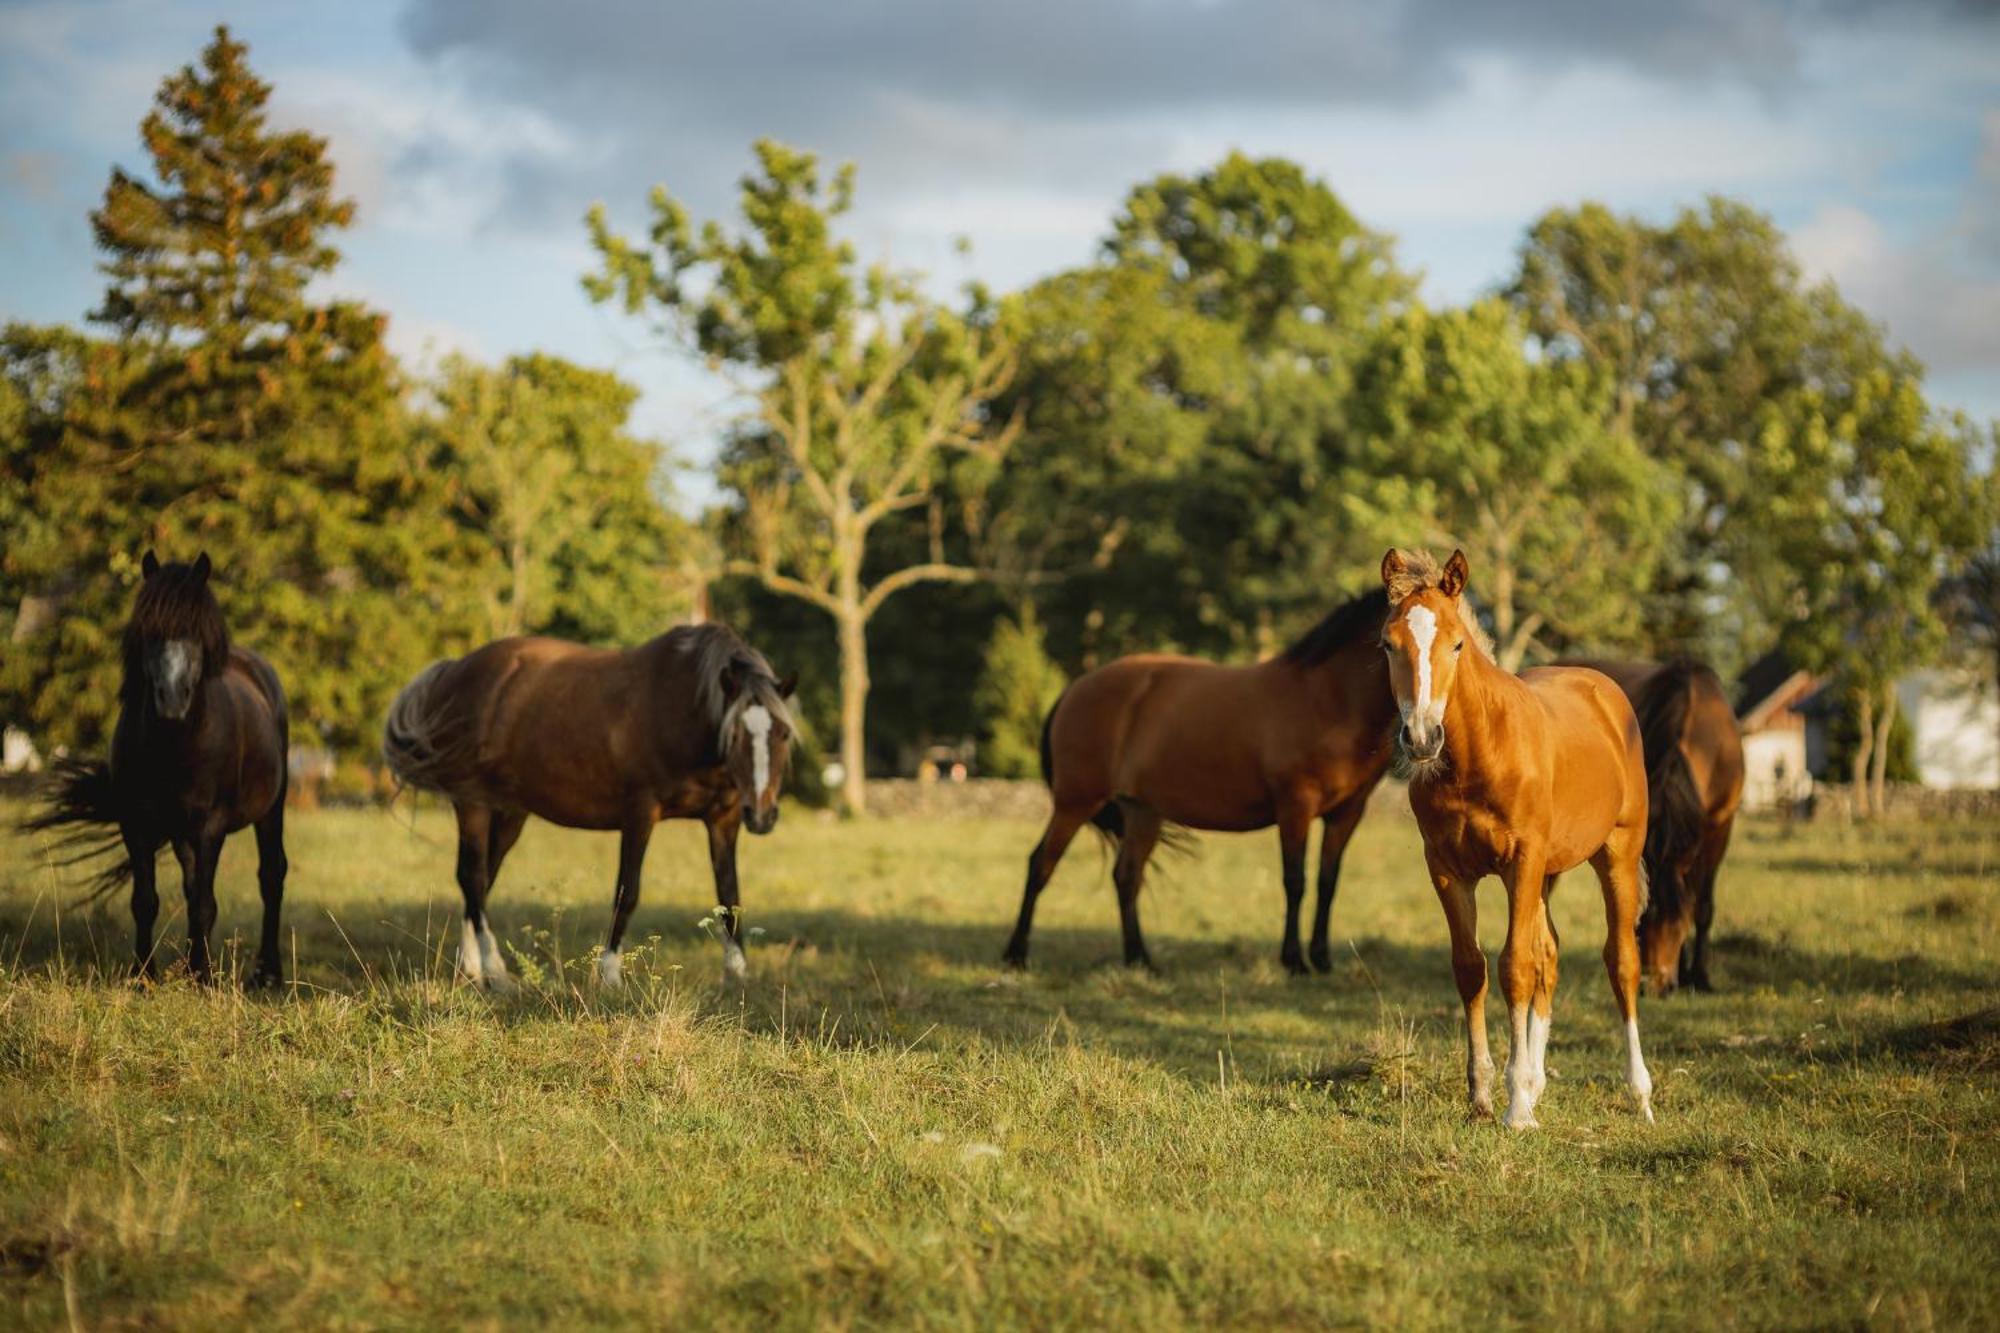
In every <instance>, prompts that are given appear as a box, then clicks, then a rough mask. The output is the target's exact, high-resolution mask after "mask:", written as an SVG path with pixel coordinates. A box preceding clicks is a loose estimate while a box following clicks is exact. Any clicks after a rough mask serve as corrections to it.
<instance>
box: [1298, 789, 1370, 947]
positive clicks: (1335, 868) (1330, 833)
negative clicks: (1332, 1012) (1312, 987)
mask: <svg viewBox="0 0 2000 1333" xmlns="http://www.w3.org/2000/svg"><path fill="white" fill-rule="evenodd" d="M1367 808H1368V793H1367V792H1366V791H1363V792H1362V793H1361V794H1360V795H1358V796H1352V797H1349V798H1348V800H1347V803H1346V804H1345V805H1337V806H1335V807H1334V808H1333V809H1332V810H1329V811H1328V812H1327V814H1326V818H1325V819H1324V820H1322V821H1321V824H1320V834H1319V900H1318V902H1317V903H1316V904H1315V906H1314V908H1313V928H1312V953H1311V957H1312V965H1313V970H1315V971H1318V972H1331V971H1333V946H1332V943H1331V941H1330V940H1329V939H1328V935H1329V933H1330V932H1331V929H1332V926H1333V898H1334V895H1335V894H1336V893H1338V892H1339V890H1340V858H1341V856H1342V854H1343V853H1345V852H1346V851H1347V842H1348V839H1350V838H1352V837H1353V836H1354V826H1355V825H1356V824H1359V823H1360V822H1361V812H1362V811H1364V810H1366V809H1367Z"/></svg>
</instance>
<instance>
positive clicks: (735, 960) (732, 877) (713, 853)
mask: <svg viewBox="0 0 2000 1333" xmlns="http://www.w3.org/2000/svg"><path fill="white" fill-rule="evenodd" d="M707 823H708V863H709V866H710V868H711V869H713V870H714V871H715V907H716V913H715V914H716V915H717V916H719V917H721V918H722V974H723V976H725V977H727V978H729V979H730V980H732V981H738V982H740V981H743V980H746V979H747V978H748V977H749V975H750V963H749V960H747V959H746V958H744V956H743V935H742V930H743V920H742V918H743V912H742V909H741V906H740V903H741V899H740V897H739V895H738V893H737V887H736V835H737V834H738V833H739V832H741V831H742V828H743V815H742V812H741V811H740V810H739V809H738V808H737V807H736V806H735V805H733V804H732V805H731V806H730V807H729V808H728V809H727V810H725V811H723V812H722V813H721V814H716V815H710V816H709V817H708V821H707Z"/></svg>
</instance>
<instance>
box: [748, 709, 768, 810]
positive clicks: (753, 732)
mask: <svg viewBox="0 0 2000 1333" xmlns="http://www.w3.org/2000/svg"><path fill="white" fill-rule="evenodd" d="M743 729H744V730H745V731H747V732H749V733H750V769H751V781H752V782H754V783H755V784H756V786H757V790H755V791H753V792H751V793H750V799H752V800H753V801H754V800H756V799H758V798H759V797H761V796H763V794H764V788H765V787H767V786H769V785H770V782H771V710H770V709H768V708H766V707H764V705H762V704H751V705H750V706H749V707H748V708H746V709H744V710H743Z"/></svg>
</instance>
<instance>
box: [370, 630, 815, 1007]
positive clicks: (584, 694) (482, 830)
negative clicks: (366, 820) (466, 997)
mask: <svg viewBox="0 0 2000 1333" xmlns="http://www.w3.org/2000/svg"><path fill="white" fill-rule="evenodd" d="M793 685H794V682H793V681H791V680H785V681H780V680H779V679H778V678H777V676H776V675H774V674H773V673H772V671H771V665H770V663H768V662H766V661H765V660H764V657H763V655H762V654H761V653H759V652H757V651H756V650H755V649H754V648H752V647H750V645H749V644H747V643H745V642H743V640H742V639H740V638H738V637H737V636H736V634H735V633H734V632H733V631H732V630H730V629H729V628H727V627H726V626H723V625H716V624H708V625H696V626H691V627H684V628H681V629H676V630H671V631H669V632H668V633H666V634H663V635H661V636H660V637H659V638H657V639H654V640H652V641H651V642H649V643H645V644H641V645H640V646H639V647H637V648H631V649H626V650H623V651H618V650H611V649H597V648H584V647H581V646H579V645H577V644H574V643H564V642H562V641H561V640H558V639H543V638H521V639H501V640H499V641H498V642H495V643H489V644H487V645H486V646H485V647H484V648H480V649H478V650H476V651H474V652H472V653H468V654H467V655H466V656H464V657H460V658H455V659H452V660H450V661H445V662H438V663H434V664H433V665H431V666H430V667H428V668H426V669H425V670H424V672H423V673H422V674H421V675H419V676H418V677H417V678H416V679H415V680H413V681H411V682H410V684H409V685H408V686H407V687H406V688H405V689H404V690H403V692H402V693H401V694H400V695H398V696H397V698H396V702H395V704H394V706H393V707H392V708H391V709H390V710H389V721H388V726H387V728H386V729H385V734H384V737H383V742H382V754H383V757H384V758H385V759H386V760H387V761H388V764H389V770H390V772H392V773H394V774H395V775H396V779H397V781H399V782H401V783H402V784H403V785H404V786H407V787H417V788H422V789H424V790H428V791H435V792H440V793H442V794H443V795H445V796H446V797H448V798H450V800H451V803H452V807H453V809H455V810H456V811H457V813H458V887H459V889H460V891H461V892H462V893H463V894H464V895H465V922H464V932H463V937H462V941H461V945H460V948H459V956H458V962H459V967H460V969H461V970H462V971H463V972H464V973H465V975H466V976H467V977H469V978H470V979H471V980H473V981H475V982H480V983H482V984H484V985H487V986H489V987H494V988H503V987H507V986H510V985H511V984H512V983H511V982H510V981H509V980H508V977H507V964H506V960H505V959H503V958H502V957H501V956H500V948H499V945H498V944H497V943H496V942H495V940H494V938H493V932H492V930H491V929H490V928H489V927H488V924H487V919H486V898H487V895H488V893H489V892H490V891H491V889H492V886H493V880H494V878H495V877H496V876H497V875H498V874H499V873H500V864H501V862H503V861H504V860H506V859H507V853H508V851H509V850H510V849H511V848H512V847H513V846H514V842H515V839H517V838H519V837H520V836H521V828H522V826H523V825H524V824H526V823H527V820H528V816H529V815H539V816H541V817H542V818H543V819H546V820H548V821H549V822H550V823H552V824H561V825H564V826H565V827H568V828H581V829H603V830H607V831H608V830H614V829H615V830H617V832H618V834H619V844H618V884H617V887H616V890H615V893H614V897H613V904H612V916H611V934H610V937H609V938H608V939H607V940H606V942H605V945H604V952H603V953H602V954H601V955H600V956H599V958H598V979H599V980H600V981H601V982H602V983H603V984H604V985H606V986H608V987H616V986H617V985H618V984H619V979H620V969H619V949H620V947H621V945H622V942H623V941H624V938H625V926H626V923H627V922H628V921H629V920H630V919H631V916H632V910H633V909H634V908H635V907H637V906H638V905H639V877H640V870H641V867H642V866H643V864H644V861H645V857H646V844H647V842H648V841H649V840H650V839H651V838H652V836H653V825H654V824H655V823H657V822H658V821H660V820H662V819H699V820H701V821H702V822H703V823H704V824H706V825H707V826H708V853H709V861H710V864H711V867H712V868H713V870H714V872H715V900H716V902H717V903H718V904H720V906H721V909H722V910H721V913H720V915H721V918H722V942H723V967H724V970H725V971H726V973H727V974H728V975H729V976H731V977H734V978H739V979H740V978H741V977H743V976H744V975H745V974H746V973H747V971H748V969H747V967H746V965H745V963H744V958H743V948H742V944H741V939H740V935H739V929H740V925H739V921H738V916H739V913H738V911H737V905H738V898H737V887H736V837H737V833H738V831H739V830H740V829H741V828H743V827H744V826H746V825H747V826H748V827H749V829H750V831H751V832H752V833H769V832H770V831H771V829H772V827H773V826H774V825H776V824H777V822H778V792H779V789H780V788H781V787H782V786H783V783H784V775H785V768H786V765H787V763H788V761H789V758H790V754H791V743H792V733H793V728H794V725H795V724H794V723H793V720H792V714H791V709H790V708H789V707H788V706H787V703H786V700H788V699H789V698H790V697H791V694H792V689H793Z"/></svg>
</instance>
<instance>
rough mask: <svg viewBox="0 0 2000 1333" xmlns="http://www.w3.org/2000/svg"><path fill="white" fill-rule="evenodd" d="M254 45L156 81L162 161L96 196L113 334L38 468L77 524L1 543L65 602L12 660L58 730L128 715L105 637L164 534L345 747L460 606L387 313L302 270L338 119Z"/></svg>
mask: <svg viewBox="0 0 2000 1333" xmlns="http://www.w3.org/2000/svg"><path fill="white" fill-rule="evenodd" d="M246 56H247V52H246V49H245V48H244V46H243V45H242V44H241V43H239V42H237V41H235V40H233V39H232V38H231V37H230V36H229V34H228V31H227V30H226V29H218V30H217V32H216V36H215V39H214V41H213V42H211V43H210V45H209V46H208V47H207V49H206V50H205V51H204V52H203V54H202V60H201V65H200V67H199V68H194V67H188V68H184V69H182V70H181V71H180V72H178V73H177V74H174V75H172V76H170V77H169V78H168V79H167V80H166V81H165V82H164V83H163V84H162V85H161V88H160V91H159V94H158V96H157V98H156V101H155V105H154V108H153V110H152V112H151V113H150V114H149V115H148V116H147V117H146V119H145V121H144V123H143V125H142V126H141V135H142V138H143V140H144V143H145V146H146V149H147V152H148V154H149V155H150V157H151V159H152V174H151V178H150V179H142V178H141V177H139V176H136V175H132V174H129V173H127V172H125V171H123V170H114V171H113V172H112V175H111V181H110V184H109V186H108V187H107V189H106V191H105V196H104V202H103V205H102V206H101V207H100V208H99V209H98V210H97V211H96V212H95V213H94V214H93V215H92V224H93V228H94V231H95V235H96V239H97V244H98V247H99V249H100V251H101V252H102V253H103V255H104V260H103V269H104V272H105V274H106V276H107V278H108V279H109V285H108V288H107V290H106V293H105V298H104V302H103V305H102V306H101V308H100V309H99V310H98V311H97V312H96V313H95V315H94V318H95V319H96V320H98V321H99V322H100V323H101V324H103V325H104V326H105V327H106V328H108V330H109V331H110V332H111V334H112V335H113V336H114V337H115V339H116V343H117V345H116V346H115V348H104V347H101V346H90V347H87V348H85V347H82V346H79V347H77V348H74V349H71V350H70V351H69V352H66V353H64V355H65V356H69V357H70V359H71V361H72V363H73V364H74V365H77V366H80V367H81V373H80V374H71V375H67V376H66V378H65V382H64V384H63V386H62V390H61V395H62V401H61V404H60V407H59V408H57V407H55V406H54V405H53V404H51V405H50V407H49V410H48V411H47V412H45V413H44V416H43V420H44V422H45V424H46V423H53V422H59V425H57V426H54V427H53V428H51V429H49V430H47V431H45V432H44V439H43V442H42V443H41V444H40V445H39V446H38V447H37V451H36V460H35V463H34V465H33V467H32V469H31V470H30V472H29V475H28V477H27V480H26V483H25V494H26V498H27V503H28V505H29V507H30V508H32V509H34V510H35V511H37V512H39V513H43V514H47V515H60V516H61V517H60V524H61V527H60V530H58V529H57V528H56V527H55V526H54V524H53V523H49V524H45V525H44V526H43V528H42V530H41V531H40V532H39V533H38V534H37V535H36V537H35V538H34V540H32V541H31V542H29V543H28V544H27V547H26V549H25V550H23V551H21V552H18V553H17V552H14V551H11V550H10V553H9V563H10V566H11V573H10V577H11V578H13V579H14V580H16V581H17V582H18V583H19V584H20V585H21V586H24V587H26V588H28V589H31V590H36V591H37V592H39V593H46V594H53V595H57V596H60V598H61V602H62V605H61V611H60V614H58V615H56V616H53V617H51V618H50V621H49V623H48V624H47V625H45V626H44V627H43V628H42V629H41V630H40V631H39V632H38V633H36V634H34V635H32V636H30V639H29V642H28V643H26V644H25V645H22V647H23V652H24V656H25V657H26V659H27V660H28V661H29V663H30V665H29V666H27V667H26V668H25V669H23V668H17V667H14V666H12V665H11V664H10V666H9V668H8V681H9V688H10V690H13V691H19V692H20V693H21V694H24V695H27V696H29V697H31V699H32V700H33V707H32V714H33V718H34V721H35V722H36V723H37V724H38V726H39V727H40V728H41V729H42V730H43V732H44V733H45V736H46V738H47V739H48V740H51V741H55V742H58V743H62V742H68V743H89V742H94V741H95V740H97V739H99V738H100V737H101V735H102V732H103V730H104V727H105V724H106V723H107V722H108V720H109V718H110V716H111V715H112V711H113V706H114V700H113V694H114V690H115V674H116V671H115V664H107V658H114V657H115V653H110V652H108V645H109V643H110V641H111V639H112V637H113V636H114V635H115V632H116V626H117V625H118V624H119V622H120V621H121V620H122V619H123V617H124V614H125V611H126V609H127V601H128V598H129V590H130V585H131V584H132V583H134V582H136V580H137V577H138V571H137V565H136V563H135V562H136V559H137V552H139V551H141V550H143V549H144V548H146V547H148V546H158V547H160V548H161V549H162V550H163V551H178V552H182V553H189V552H192V551H194V550H196V549H205V550H207V551H209V552H210V553H211V555H212V556H213V558H214V560H215V563H216V567H217V570H218V579H219V581H220V582H222V583H223V584H224V590H223V600H224V602H225V605H226V606H227V608H228V611H229V613H230V616H231V619H232V623H233V628H234V630H235V631H236V634H237V636H238V638H239V639H240V640H241V641H242V642H243V643H245V644H246V645H248V646H251V647H254V648H256V649H257V650H258V651H260V652H262V653H264V654H265V655H266V656H268V657H270V658H271V659H272V660H273V661H274V662H275V663H276V664H277V665H278V667H279V670H280V672H281V674H282V675H283V678H284V681H285V685H286V689H287V691H288V693H289V694H290V696H291V702H292V708H293V714H294V717H295V718H296V719H299V720H301V721H303V722H304V723H306V724H308V725H309V726H311V727H313V728H316V729H318V730H319V731H321V732H322V733H323V734H325V735H326V736H327V737H329V738H330V739H331V740H333V741H335V742H336V743H342V744H355V745H358V744H361V743H363V742H364V741H366V740H369V739H372V733H373V730H374V722H375V718H376V717H377V716H379V712H380V709H381V707H382V706H383V705H384V704H386V702H387V696H388V694H389V693H390V692H391V691H392V690H393V689H394V688H395V687H396V685H397V684H399V683H400V680H401V678H402V677H403V676H404V675H406V674H407V671H408V670H409V669H411V668H412V667H413V666H414V665H415V664H416V663H417V662H418V661H420V660H421V659H422V657H423V656H424V655H425V654H426V653H427V652H428V651H429V650H430V648H431V646H432V644H433V643H434V642H435V636H436V633H437V626H438V625H439V624H444V625H447V626H448V625H449V624H450V623H451V619H452V615H453V610H452V608H451V606H450V605H449V603H448V602H446V601H445V600H443V599H442V598H441V597H440V596H438V589H437V586H436V584H435V582H434V581H433V580H431V579H430V578H429V575H430V574H431V573H432V571H433V570H434V569H435V568H436V567H437V566H438V565H439V563H440V562H441V561H443V562H446V563H449V559H450V552H449V551H448V550H446V549H445V545H446V544H447V543H448V542H449V541H450V538H451V528H450V525H449V524H447V523H444V522H441V521H440V519H441V517H442V515H441V510H440V508H439V506H438V503H437V488H436V479H435V478H433V477H430V476H427V475H426V474H425V473H424V472H423V471H422V469H420V468H418V467H417V466H415V464H414V462H413V460H412V459H411V458H410V456H409V452H408V451H407V450H406V448H405V447H404V445H405V440H404V438H403V435H402V430H401V419H400V414H399V410H398V407H397V400H396V383H395V379H394V374H393V366H392V364H391V362H390V360H389V357H388V354H387V353H386V351H385V350H384V349H383V347H382V343H381V333H382V324H383V321H382V319H381V317H380V316H378V315H376V314H374V313H372V312H370V311H368V310H366V309H364V308H362V307H360V306H359V305H356V304H354V303H352V302H344V301H332V302H325V303H321V302H316V301H315V300H313V299H312V295H311V293H310V291H309V286H310V284H311V283H312V282H313V281H314V280H315V279H317V278H319V277H321V276H323V275H324V274H326V273H327V272H329V271H330V270H331V269H332V268H333V266H334V264H335V262H336V260H337V258H338V253H337V251H336V250H335V249H334V248H333V246H332V245H331V244H330V242H329V239H328V238H329V236H330V234H331V233H333V232H335V231H338V230H339V229H341V228H343V227H345V226H347V225H348V224H349V223H350V222H351V221H352V219H353V215H354V212H353V205H352V204H351V203H349V202H347V201H345V200H341V199H339V198H337V197H336V196H335V194H334V191H333V167H332V164H331V163H330V162H329V161H328V160H327V158H326V151H325V150H326V145H325V143H324V141H323V140H321V139H319V138H317V137H315V136H313V135H311V134H307V133H304V132H301V131H280V130H274V129H272V128H271V127H270V126H269V125H268V124H267V120H266V113H265V107H266V104H267V102H268V100H269V98H270V94H271V88H270V85H268V84H266V83H264V82H262V81H261V80H259V79H258V78H257V77H256V76H255V75H254V74H253V73H252V72H251V71H250V69H249V66H248V64H247V60H246ZM107 552H109V553H110V554H109V556H108V558H107ZM10 656H11V654H10ZM24 674H26V675H27V676H29V677H31V678H28V679H24V678H23V675H24Z"/></svg>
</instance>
